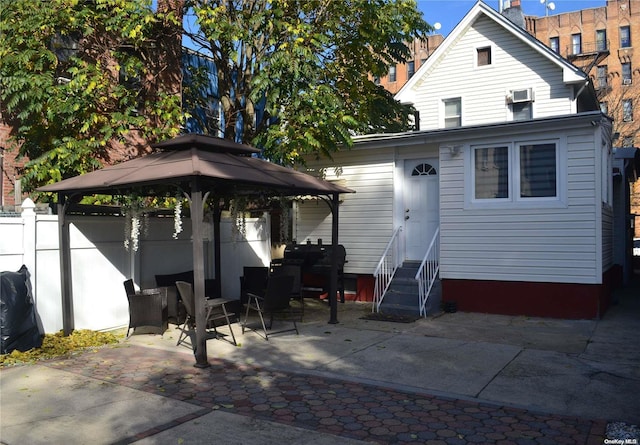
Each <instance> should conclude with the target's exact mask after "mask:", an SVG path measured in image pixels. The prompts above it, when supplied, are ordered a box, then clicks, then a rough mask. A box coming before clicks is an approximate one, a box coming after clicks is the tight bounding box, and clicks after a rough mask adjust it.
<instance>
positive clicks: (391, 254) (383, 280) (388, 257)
mask: <svg viewBox="0 0 640 445" xmlns="http://www.w3.org/2000/svg"><path fill="white" fill-rule="evenodd" d="M400 232H402V227H398V228H397V229H396V230H394V232H393V235H391V239H390V240H389V243H387V247H386V248H385V249H384V253H383V254H382V257H381V258H380V261H378V266H377V267H376V270H375V272H374V273H373V276H374V277H375V280H376V281H375V287H374V289H373V307H372V308H371V312H378V311H379V310H380V305H381V304H382V299H383V298H384V295H385V293H386V292H387V289H389V285H390V284H391V280H392V279H393V276H394V275H395V273H396V270H397V269H398V266H399V257H400V255H399V254H398V248H399V246H398V236H399V234H400Z"/></svg>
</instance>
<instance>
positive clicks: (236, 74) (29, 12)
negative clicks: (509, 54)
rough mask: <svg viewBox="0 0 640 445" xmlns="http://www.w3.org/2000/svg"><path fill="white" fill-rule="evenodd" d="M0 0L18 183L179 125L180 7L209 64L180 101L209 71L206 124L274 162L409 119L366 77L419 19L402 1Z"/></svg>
mask: <svg viewBox="0 0 640 445" xmlns="http://www.w3.org/2000/svg"><path fill="white" fill-rule="evenodd" d="M2 1H3V2H5V3H7V5H6V6H5V7H3V8H2V11H1V12H0V99H1V101H2V102H1V104H0V112H1V113H2V119H3V120H4V121H5V122H6V123H8V124H9V125H10V126H12V127H13V133H14V136H15V138H16V140H17V141H18V142H19V143H20V144H21V145H20V154H21V155H22V156H24V157H26V158H28V159H29V161H28V163H27V164H26V166H25V169H24V172H23V181H24V189H25V190H26V191H30V190H33V189H34V188H36V187H38V186H40V185H42V184H46V183H50V182H55V181H58V180H60V179H64V178H67V177H70V176H73V175H77V174H80V173H84V172H88V171H91V170H94V169H97V168H100V167H101V166H102V165H103V164H104V163H111V162H114V161H117V160H120V159H121V158H123V157H132V156H137V155H139V154H141V152H143V151H144V150H147V149H148V143H149V142H154V141H157V140H160V139H165V138H167V137H170V136H173V135H176V134H177V133H178V132H179V130H180V127H181V125H182V123H183V122H184V117H185V115H184V113H185V111H184V108H188V107H183V104H182V103H181V99H182V97H183V95H182V89H181V87H182V76H181V72H182V71H181V66H180V65H181V64H180V59H179V58H180V54H181V48H180V41H181V37H182V33H183V16H184V17H186V18H187V19H193V20H192V24H194V25H195V31H193V32H192V31H190V30H186V31H184V32H185V34H187V35H188V36H189V37H190V38H191V41H192V42H194V46H195V47H196V49H197V50H198V51H199V52H200V53H202V54H205V55H207V56H209V57H210V58H211V61H212V62H213V64H214V66H215V73H202V72H201V73H199V75H198V76H191V79H192V80H193V82H194V84H192V85H186V88H185V90H187V91H188V92H190V93H191V94H190V95H185V97H189V98H190V99H189V100H190V102H189V104H188V105H189V106H193V107H196V108H197V107H198V106H208V105H209V104H207V103H206V100H208V99H207V98H206V97H205V96H203V95H202V94H198V88H199V87H204V86H203V85H199V84H197V82H196V80H197V79H203V78H208V77H210V75H211V74H214V75H215V77H216V78H217V80H216V85H215V89H216V97H215V100H216V101H217V103H218V104H219V106H220V108H221V110H222V113H221V119H220V123H221V125H220V126H218V128H214V129H213V130H214V131H218V130H220V131H221V132H222V133H223V135H224V137H225V138H228V139H233V140H237V141H242V142H245V143H250V144H253V145H256V146H258V147H261V148H263V150H264V155H265V156H266V157H268V158H270V159H271V160H273V161H277V162H281V163H284V164H294V163H296V162H299V161H301V160H302V158H303V156H304V155H309V154H317V155H319V156H320V155H329V156H330V155H331V153H332V152H334V151H336V150H338V149H339V148H340V147H345V146H346V147H349V146H350V145H351V137H352V135H354V134H357V133H367V132H378V131H402V130H405V129H409V128H410V124H409V121H410V120H409V117H410V116H411V114H412V110H411V108H410V107H408V106H405V105H401V104H399V103H397V102H396V101H395V100H394V99H393V97H392V95H391V94H390V93H388V92H387V91H386V90H384V89H383V88H382V87H379V86H377V85H375V84H374V83H373V82H372V80H370V77H369V75H372V76H381V75H383V74H384V73H386V72H387V70H388V66H389V65H390V64H395V63H398V62H402V61H404V60H405V59H406V58H407V57H408V56H409V49H408V48H407V46H406V44H405V43H404V42H408V41H412V40H413V38H414V37H416V36H419V35H421V34H422V33H425V32H427V31H429V30H430V27H429V25H428V24H427V23H426V22H424V21H423V19H422V16H421V13H420V12H419V11H418V10H417V8H416V3H415V1H414V0H339V1H326V0H304V1H301V0H158V1H157V10H156V11H154V10H153V8H152V3H151V0H49V1H46V2H43V1H40V0H12V1H11V2H10V3H9V2H7V1H6V0H2ZM187 22H189V21H188V20H187ZM192 74H193V73H192ZM194 92H195V94H194ZM203 128H212V126H211V125H205V126H204V127H203ZM127 148H130V149H129V150H127Z"/></svg>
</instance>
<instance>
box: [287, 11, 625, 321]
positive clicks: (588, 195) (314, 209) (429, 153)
mask: <svg viewBox="0 0 640 445" xmlns="http://www.w3.org/2000/svg"><path fill="white" fill-rule="evenodd" d="M396 98H397V99H398V100H399V101H401V102H410V103H413V105H414V106H415V108H416V109H417V110H418V112H419V118H420V131H414V132H408V133H402V134H377V135H367V136H359V137H356V139H355V144H354V147H353V148H352V149H351V150H349V151H345V152H341V153H337V154H336V155H335V156H334V159H333V161H332V162H331V163H330V164H327V162H326V161H324V163H323V162H322V161H319V162H318V161H310V162H309V165H310V166H311V167H313V168H316V169H323V171H324V173H325V175H326V178H327V179H329V180H340V181H341V183H342V185H345V186H347V187H349V188H351V189H354V190H356V193H355V194H353V195H350V196H345V197H344V201H343V203H342V204H341V206H340V234H339V242H340V243H341V244H343V245H344V246H345V248H346V250H347V259H348V263H347V264H346V265H345V273H347V274H354V275H357V276H358V277H360V278H362V279H361V280H360V281H359V283H365V282H366V281H367V280H366V277H372V276H374V275H376V279H377V284H376V290H375V294H376V295H375V298H376V299H379V298H381V297H382V296H383V294H384V291H385V289H387V286H388V285H389V283H390V282H391V279H392V276H393V275H394V273H395V274H396V275H397V274H398V273H397V272H396V268H397V267H400V265H401V264H404V265H405V267H406V266H407V265H408V263H409V262H411V261H415V262H420V261H423V260H425V261H424V265H425V266H426V268H427V269H432V270H431V271H430V272H429V271H427V279H426V282H425V283H422V281H420V283H421V284H420V289H419V292H413V295H414V299H416V297H415V295H416V294H418V293H419V294H420V295H423V293H426V292H427V291H428V290H429V287H430V283H431V282H432V280H431V278H435V277H436V276H437V275H438V272H439V279H440V281H441V292H442V293H441V298H442V300H443V302H450V303H452V302H455V303H456V305H457V309H458V310H466V311H481V312H492V313H504V314H526V315H535V316H555V317H565V318H594V317H598V316H600V315H601V314H602V313H603V311H604V310H605V309H606V307H607V305H608V302H609V296H610V285H611V281H612V280H613V279H614V275H616V271H617V270H618V268H616V267H615V265H614V256H613V211H612V208H613V207H612V206H613V193H612V174H611V171H612V166H611V162H612V161H611V160H612V156H611V121H610V119H609V118H608V117H606V116H604V115H603V114H602V113H601V112H600V110H599V106H598V102H597V99H596V96H595V92H594V89H593V87H592V85H591V83H590V80H589V77H588V76H587V75H586V74H584V73H583V72H582V71H580V70H579V69H578V68H576V67H575V66H573V65H572V64H571V63H569V62H568V61H566V60H565V59H563V58H562V57H560V56H559V55H558V54H556V53H554V52H553V51H551V50H550V49H549V48H547V47H546V46H545V45H543V44H542V43H540V42H539V41H537V40H536V39H535V38H533V37H532V36H530V35H529V34H528V33H526V32H525V31H524V30H523V29H521V28H520V27H519V26H517V25H516V24H514V23H513V22H511V21H510V20H509V19H507V18H505V17H504V16H503V15H501V14H499V13H497V12H496V11H494V10H493V9H491V8H490V7H488V6H487V5H486V4H484V3H482V2H481V1H480V2H478V3H476V5H475V6H474V7H473V8H472V9H471V10H470V11H469V13H468V14H467V15H466V16H465V17H464V19H463V20H462V21H461V22H460V23H459V24H458V26H457V27H456V28H455V29H454V30H453V31H452V32H451V34H450V35H449V36H448V37H447V38H446V39H445V41H444V42H443V43H442V44H441V45H440V46H439V47H438V49H437V50H436V52H435V53H434V54H433V55H432V56H431V57H430V58H429V59H428V60H427V61H426V63H425V64H424V65H423V66H422V67H421V68H420V70H418V72H416V73H415V75H414V76H413V77H412V78H411V79H410V80H409V81H408V82H407V84H406V85H405V86H404V87H403V88H402V90H400V91H399V92H398V93H397V95H396ZM295 217H296V221H295V226H294V230H295V232H294V237H295V238H296V239H297V241H298V242H305V241H307V240H311V241H314V240H315V239H317V238H324V239H327V238H329V237H330V233H331V232H330V230H331V224H330V223H331V217H330V215H329V212H328V210H327V209H326V206H323V205H320V204H319V203H317V202H315V201H310V200H307V201H301V202H299V203H298V204H297V207H296V213H295ZM430 246H431V251H430V252H429V248H430ZM438 246H439V248H438ZM385 249H387V250H385ZM438 250H439V252H438ZM438 266H439V270H438ZM398 270H402V269H398ZM420 274H422V275H420ZM417 276H421V277H423V278H424V277H425V274H424V273H423V272H422V271H420V272H419V273H418V275H417ZM370 281H371V280H370ZM391 287H393V286H391ZM436 287H437V286H436ZM385 298H387V297H385ZM423 298H424V297H423ZM382 302H384V299H383V300H382ZM378 304H380V301H376V305H378ZM403 304H404V305H405V306H412V305H413V306H414V307H415V310H416V311H417V310H421V311H422V313H424V308H426V309H427V312H429V310H433V309H434V308H433V307H432V308H429V306H430V305H429V304H428V303H427V304H426V305H425V300H424V299H423V300H417V299H416V301H415V303H403ZM383 307H384V306H383Z"/></svg>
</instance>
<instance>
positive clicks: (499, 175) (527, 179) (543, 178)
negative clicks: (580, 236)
mask: <svg viewBox="0 0 640 445" xmlns="http://www.w3.org/2000/svg"><path fill="white" fill-rule="evenodd" d="M558 145H559V143H558V141H557V140H549V141H535V142H534V141H530V142H529V141H527V142H514V143H509V144H497V145H483V146H476V147H472V156H471V162H472V165H471V173H472V191H471V201H472V202H475V203H488V202H494V203H499V202H505V203H509V202H521V203H525V202H536V201H559V200H560V197H561V196H560V195H561V193H560V189H559V172H560V167H559V151H558Z"/></svg>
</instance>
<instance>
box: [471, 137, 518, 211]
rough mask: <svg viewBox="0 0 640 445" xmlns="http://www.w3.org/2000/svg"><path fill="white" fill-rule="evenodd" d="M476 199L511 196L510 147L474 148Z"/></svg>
mask: <svg viewBox="0 0 640 445" xmlns="http://www.w3.org/2000/svg"><path fill="white" fill-rule="evenodd" d="M474 176H475V178H474V185H475V194H474V198H475V199H506V198H509V147H482V148H476V149H474Z"/></svg>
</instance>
